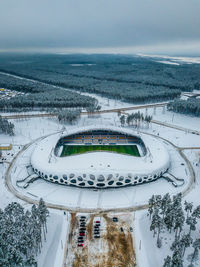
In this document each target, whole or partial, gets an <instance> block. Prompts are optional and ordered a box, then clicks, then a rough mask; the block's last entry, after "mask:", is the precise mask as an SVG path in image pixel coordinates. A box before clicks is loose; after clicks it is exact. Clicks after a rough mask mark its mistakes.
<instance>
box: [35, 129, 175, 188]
mask: <svg viewBox="0 0 200 267" xmlns="http://www.w3.org/2000/svg"><path fill="white" fill-rule="evenodd" d="M31 165H32V168H33V171H34V172H35V173H36V174H37V175H38V176H40V177H41V178H43V179H44V180H47V181H49V182H53V183H57V184H62V185H68V186H77V187H91V188H109V187H122V186H128V185H137V184H141V183H146V182H150V181H153V180H156V179H158V178H159V177H161V176H162V175H163V173H165V172H166V171H167V170H168V168H169V166H170V158H169V154H168V151H167V149H166V148H165V147H164V145H163V144H162V143H161V142H160V141H158V140H157V139H156V138H154V137H151V136H147V135H145V134H137V133H136V132H134V131H133V130H130V129H126V128H118V127H106V126H96V127H82V128H76V129H73V130H71V131H65V132H63V133H62V134H55V135H52V136H49V137H46V138H44V139H43V140H42V141H40V142H39V143H38V144H37V146H36V148H35V149H34V151H33V153H32V156H31Z"/></svg>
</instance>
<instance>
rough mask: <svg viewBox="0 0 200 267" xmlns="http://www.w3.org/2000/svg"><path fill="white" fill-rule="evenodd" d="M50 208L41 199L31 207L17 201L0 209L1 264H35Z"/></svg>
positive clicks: (15, 266) (7, 265)
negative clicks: (24, 206) (26, 208)
mask: <svg viewBox="0 0 200 267" xmlns="http://www.w3.org/2000/svg"><path fill="white" fill-rule="evenodd" d="M48 216H49V211H48V209H47V207H46V205H45V203H44V201H43V200H42V199H40V201H39V205H38V206H36V205H33V206H32V208H31V210H24V208H23V207H22V206H21V205H20V204H19V203H16V202H12V203H11V204H9V205H8V206H7V207H6V208H5V209H4V210H1V209H0V225H1V227H0V266H1V267H18V266H27V267H31V266H34V267H35V266H37V261H36V256H37V255H38V253H40V252H41V248H42V243H43V241H45V240H46V233H47V218H48Z"/></svg>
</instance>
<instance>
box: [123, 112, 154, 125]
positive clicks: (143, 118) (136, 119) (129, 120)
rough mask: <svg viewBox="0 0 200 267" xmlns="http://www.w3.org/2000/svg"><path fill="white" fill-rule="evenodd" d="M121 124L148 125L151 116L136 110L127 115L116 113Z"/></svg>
mask: <svg viewBox="0 0 200 267" xmlns="http://www.w3.org/2000/svg"><path fill="white" fill-rule="evenodd" d="M118 116H120V117H119V120H120V123H121V126H125V125H128V126H133V127H135V128H141V127H149V124H150V123H151V121H152V119H153V117H152V116H150V115H144V114H143V113H142V112H140V111H138V112H135V113H131V114H128V115H121V112H119V113H118Z"/></svg>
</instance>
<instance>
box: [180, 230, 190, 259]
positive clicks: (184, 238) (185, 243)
mask: <svg viewBox="0 0 200 267" xmlns="http://www.w3.org/2000/svg"><path fill="white" fill-rule="evenodd" d="M192 241H193V240H192V238H191V236H190V235H189V234H184V235H183V236H182V237H181V239H180V242H181V243H182V246H183V254H182V257H184V255H185V250H186V248H188V247H190V245H191V244H192Z"/></svg>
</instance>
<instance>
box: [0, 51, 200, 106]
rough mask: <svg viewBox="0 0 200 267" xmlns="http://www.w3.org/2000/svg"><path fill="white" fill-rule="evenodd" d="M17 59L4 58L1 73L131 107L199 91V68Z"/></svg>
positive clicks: (102, 59)
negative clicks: (115, 100) (121, 102)
mask: <svg viewBox="0 0 200 267" xmlns="http://www.w3.org/2000/svg"><path fill="white" fill-rule="evenodd" d="M14 59H15V60H14V62H13V58H9V56H7V57H6V56H4V57H3V58H2V59H1V61H0V69H1V70H2V71H5V72H8V73H13V74H17V75H20V76H22V77H26V78H32V79H34V80H37V81H40V82H45V83H47V84H49V85H58V86H61V87H64V88H70V89H72V90H75V91H77V90H78V91H81V92H91V93H96V94H99V95H102V96H105V97H109V98H114V99H120V100H122V101H128V102H132V103H139V102H153V101H154V102H155V101H163V100H170V99H174V98H175V97H178V96H179V95H180V93H181V91H192V90H194V89H200V77H199V70H200V66H198V64H191V65H187V64H181V65H180V66H174V65H166V64H161V63H158V62H154V61H153V60H152V59H147V58H140V57H129V56H120V55H119V56H112V55H108V56H105V55H95V56H90V55H63V56H62V57H60V56H50V55H46V56H40V57H39V58H38V56H37V55H35V56H25V57H22V56H16V58H15V57H14ZM18 61H20V64H18V63H17V62H18ZM27 61H28V63H27ZM23 62H24V63H23ZM89 62H91V63H92V64H89V65H88V63H89ZM74 64H75V65H76V66H74ZM77 64H78V65H77Z"/></svg>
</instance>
